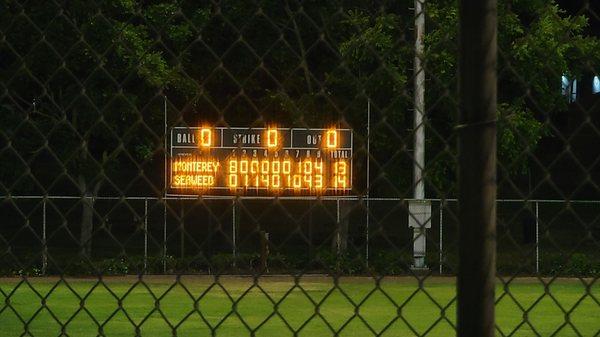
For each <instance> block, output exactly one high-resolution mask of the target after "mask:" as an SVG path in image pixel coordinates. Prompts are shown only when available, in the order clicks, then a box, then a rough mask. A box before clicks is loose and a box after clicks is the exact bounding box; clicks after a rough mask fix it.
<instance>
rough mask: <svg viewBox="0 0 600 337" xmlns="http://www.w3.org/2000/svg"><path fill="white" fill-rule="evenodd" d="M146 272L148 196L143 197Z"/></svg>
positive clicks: (145, 269)
mask: <svg viewBox="0 0 600 337" xmlns="http://www.w3.org/2000/svg"><path fill="white" fill-rule="evenodd" d="M146 273H148V198H144V274H146Z"/></svg>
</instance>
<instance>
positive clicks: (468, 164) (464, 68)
mask: <svg viewBox="0 0 600 337" xmlns="http://www.w3.org/2000/svg"><path fill="white" fill-rule="evenodd" d="M459 3H460V5H459V16H460V34H459V40H460V49H459V67H458V69H459V111H460V124H459V125H458V126H457V127H456V130H457V131H458V177H459V180H458V181H459V194H458V200H459V211H458V219H459V223H460V228H459V267H458V277H457V302H458V304H457V336H458V337H472V336H477V337H493V336H494V335H495V331H494V327H495V325H494V281H495V273H496V190H497V183H496V179H497V178H496V113H497V107H496V99H497V90H496V89H497V77H496V76H497V75H496V62H497V55H496V54H497V46H496V44H497V37H496V36H497V5H496V0H479V1H468V0H460V2H459Z"/></svg>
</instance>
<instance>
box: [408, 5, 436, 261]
mask: <svg viewBox="0 0 600 337" xmlns="http://www.w3.org/2000/svg"><path fill="white" fill-rule="evenodd" d="M424 2H425V0H415V8H414V10H415V58H414V69H413V72H414V124H413V126H414V127H413V130H414V152H413V155H414V157H413V182H414V195H413V199H412V200H410V201H409V202H408V226H409V227H410V228H412V229H413V266H412V267H413V269H424V268H426V266H425V252H426V239H425V231H426V228H430V227H431V202H429V201H427V200H425V181H424V180H423V168H424V166H425V125H424V123H423V119H424V117H425V71H424V69H423V65H422V59H423V51H424V49H425V46H424V43H423V36H424V34H425V11H424V8H423V7H424V6H423V5H424Z"/></svg>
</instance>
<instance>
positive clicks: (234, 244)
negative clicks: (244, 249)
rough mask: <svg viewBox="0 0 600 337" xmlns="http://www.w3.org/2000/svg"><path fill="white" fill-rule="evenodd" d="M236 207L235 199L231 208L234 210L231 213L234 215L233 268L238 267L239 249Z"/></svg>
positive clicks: (232, 220)
mask: <svg viewBox="0 0 600 337" xmlns="http://www.w3.org/2000/svg"><path fill="white" fill-rule="evenodd" d="M236 206H237V200H236V199H235V198H234V199H233V205H232V208H231V209H232V211H231V213H232V218H231V236H232V238H231V241H232V243H233V266H234V267H235V266H236V260H237V247H236V245H237V242H236V236H237V233H236V228H235V227H236V222H237V221H236V217H237V214H236Z"/></svg>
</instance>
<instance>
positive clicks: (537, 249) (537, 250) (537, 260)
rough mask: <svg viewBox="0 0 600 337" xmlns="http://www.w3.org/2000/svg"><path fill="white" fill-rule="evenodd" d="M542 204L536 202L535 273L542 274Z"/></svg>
mask: <svg viewBox="0 0 600 337" xmlns="http://www.w3.org/2000/svg"><path fill="white" fill-rule="evenodd" d="M539 206H540V204H539V202H537V201H536V202H535V272H536V274H539V273H540V208H539Z"/></svg>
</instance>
